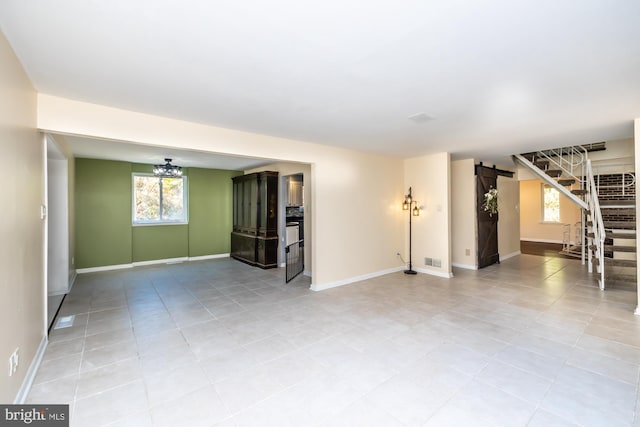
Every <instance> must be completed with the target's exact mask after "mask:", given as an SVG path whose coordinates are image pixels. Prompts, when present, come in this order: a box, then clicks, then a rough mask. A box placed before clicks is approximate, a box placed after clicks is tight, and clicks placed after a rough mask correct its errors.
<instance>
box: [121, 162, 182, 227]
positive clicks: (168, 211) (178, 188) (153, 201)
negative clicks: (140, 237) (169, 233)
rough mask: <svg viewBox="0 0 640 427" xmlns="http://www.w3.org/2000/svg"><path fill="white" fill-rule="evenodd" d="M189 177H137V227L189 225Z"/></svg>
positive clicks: (135, 198) (134, 187)
mask: <svg viewBox="0 0 640 427" xmlns="http://www.w3.org/2000/svg"><path fill="white" fill-rule="evenodd" d="M186 180H187V178H186V177H184V176H183V177H180V178H160V177H157V176H153V175H145V174H134V175H133V223H134V224H181V223H182V224H185V223H187V209H186V206H187V192H186V191H185V188H186Z"/></svg>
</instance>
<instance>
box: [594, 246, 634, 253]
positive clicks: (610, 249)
mask: <svg viewBox="0 0 640 427" xmlns="http://www.w3.org/2000/svg"><path fill="white" fill-rule="evenodd" d="M589 249H591V250H592V251H595V250H596V245H591V246H589ZM604 251H605V252H636V247H635V246H620V245H604Z"/></svg>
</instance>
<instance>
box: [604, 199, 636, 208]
mask: <svg viewBox="0 0 640 427" xmlns="http://www.w3.org/2000/svg"><path fill="white" fill-rule="evenodd" d="M599 202H600V207H602V208H604V207H611V206H624V207H630V208H632V207H635V206H636V201H635V200H599Z"/></svg>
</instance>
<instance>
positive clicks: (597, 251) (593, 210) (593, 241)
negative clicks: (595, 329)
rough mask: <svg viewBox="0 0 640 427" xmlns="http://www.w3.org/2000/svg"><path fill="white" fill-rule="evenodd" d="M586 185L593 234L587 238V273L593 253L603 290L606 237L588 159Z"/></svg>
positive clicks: (590, 267) (591, 266) (591, 268)
mask: <svg viewBox="0 0 640 427" xmlns="http://www.w3.org/2000/svg"><path fill="white" fill-rule="evenodd" d="M587 186H588V193H587V194H588V195H589V196H588V198H587V203H588V205H589V213H590V214H591V224H592V225H591V233H592V234H593V237H590V238H589V240H590V242H589V257H588V259H589V273H592V272H593V256H594V255H595V258H596V259H597V261H598V267H597V272H598V273H600V279H599V280H598V285H599V286H600V289H602V290H604V287H605V283H604V240H605V238H606V230H605V229H604V221H603V219H602V211H601V210H600V201H599V200H598V190H597V188H596V182H595V180H594V176H593V168H592V167H591V160H590V159H587ZM592 248H593V249H592Z"/></svg>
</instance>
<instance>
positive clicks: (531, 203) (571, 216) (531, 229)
mask: <svg viewBox="0 0 640 427" xmlns="http://www.w3.org/2000/svg"><path fill="white" fill-rule="evenodd" d="M579 221H580V208H579V207H578V206H576V205H575V204H573V203H572V202H571V201H570V200H569V199H567V198H566V197H564V196H563V195H562V194H560V223H559V224H548V223H547V224H545V223H542V181H540V180H529V181H520V239H521V240H530V241H534V242H536V241H542V242H553V243H562V233H563V230H564V228H563V226H562V224H571V228H572V233H571V234H572V236H571V240H574V239H573V225H574V224H575V223H576V222H579Z"/></svg>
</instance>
